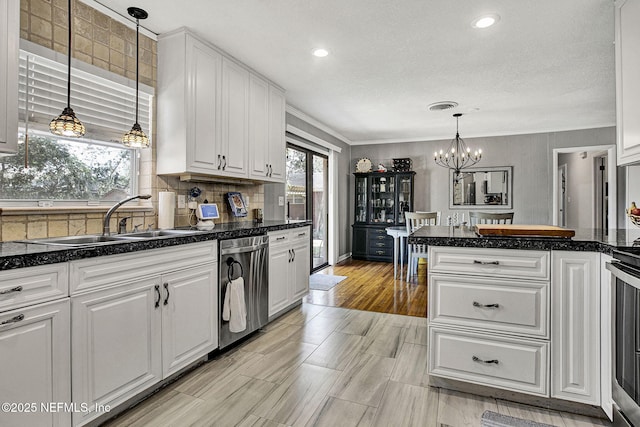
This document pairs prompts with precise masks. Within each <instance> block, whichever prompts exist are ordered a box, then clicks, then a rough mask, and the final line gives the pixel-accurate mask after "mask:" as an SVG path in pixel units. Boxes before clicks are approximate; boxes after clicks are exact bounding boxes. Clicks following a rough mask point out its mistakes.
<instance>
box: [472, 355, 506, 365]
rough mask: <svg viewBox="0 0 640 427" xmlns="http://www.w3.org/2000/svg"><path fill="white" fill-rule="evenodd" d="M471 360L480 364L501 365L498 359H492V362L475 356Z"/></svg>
mask: <svg viewBox="0 0 640 427" xmlns="http://www.w3.org/2000/svg"><path fill="white" fill-rule="evenodd" d="M471 360H473V361H474V362H478V363H495V364H496V365H497V364H499V363H500V362H498V360H497V359H492V360H482V359H480V358H479V357H477V356H473V357H472V358H471Z"/></svg>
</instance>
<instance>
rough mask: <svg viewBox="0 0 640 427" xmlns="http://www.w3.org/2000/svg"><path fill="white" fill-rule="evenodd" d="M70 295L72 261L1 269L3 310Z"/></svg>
mask: <svg viewBox="0 0 640 427" xmlns="http://www.w3.org/2000/svg"><path fill="white" fill-rule="evenodd" d="M67 296H69V264H68V263H66V262H61V263H58V264H49V265H42V266H37V267H26V268H17V269H14V270H5V271H0V311H6V310H12V309H14V308H19V307H24V306H27V305H31V304H35V303H39V302H46V301H52V300H54V299H57V298H64V297H67Z"/></svg>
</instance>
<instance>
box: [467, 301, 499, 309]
mask: <svg viewBox="0 0 640 427" xmlns="http://www.w3.org/2000/svg"><path fill="white" fill-rule="evenodd" d="M473 306H474V307H480V308H499V307H500V304H480V303H479V302H477V301H474V302H473Z"/></svg>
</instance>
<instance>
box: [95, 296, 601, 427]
mask: <svg viewBox="0 0 640 427" xmlns="http://www.w3.org/2000/svg"><path fill="white" fill-rule="evenodd" d="M426 336H427V319H424V318H419V317H409V316H398V315H393V314H383V313H375V312H366V311H356V310H348V309H343V308H337V307H325V306H319V305H312V304H303V305H301V306H299V307H297V308H295V309H294V310H292V311H291V312H289V313H287V314H285V315H284V316H282V317H281V318H280V319H278V320H276V321H275V322H272V323H271V324H269V325H268V326H267V327H266V328H265V329H264V330H262V331H260V332H259V333H258V334H257V335H255V336H254V337H253V338H252V339H251V340H249V341H246V342H244V343H242V344H241V345H239V346H238V347H236V348H234V349H232V350H230V351H227V352H225V353H223V354H221V355H219V356H218V357H216V358H215V359H214V360H212V361H211V362H208V363H206V364H204V365H202V366H200V367H198V368H197V369H195V370H194V371H192V372H190V373H189V374H187V375H185V376H184V377H182V378H180V379H179V380H177V381H176V382H174V383H172V384H169V385H168V386H167V387H165V388H164V389H162V390H161V391H159V392H158V393H156V394H155V395H153V396H151V397H150V398H149V399H147V400H145V401H143V402H142V403H140V404H139V405H137V406H135V407H134V408H132V409H130V410H128V411H127V412H125V413H123V414H122V415H121V416H119V417H118V418H116V419H114V420H111V421H109V422H107V425H108V426H110V427H120V426H134V427H135V426H160V425H161V426H178V427H180V426H191V425H197V426H221V427H224V426H243V427H249V426H269V427H276V426H306V427H311V426H331V427H333V426H340V427H350V426H359V427H379V426H393V427H404V426H407V427H409V426H416V427H418V426H419V427H447V426H453V427H462V426H479V425H480V418H481V416H482V413H483V412H484V411H485V410H491V411H494V412H498V413H501V414H505V415H511V416H516V417H519V418H525V419H529V420H535V421H538V422H544V423H548V424H552V425H556V426H559V427H574V426H581V427H585V426H594V425H610V424H609V423H608V422H605V421H603V420H599V419H594V418H587V417H585V416H581V415H575V414H570V413H565V412H557V411H552V410H547V409H543V408H535V407H531V406H526V405H521V404H516V403H512V402H508V401H504V400H499V399H493V398H485V397H479V396H475V395H471V394H466V393H460V392H454V391H448V390H444V389H438V388H434V387H430V386H429V385H428V381H429V377H428V374H427V373H426V367H427V342H426Z"/></svg>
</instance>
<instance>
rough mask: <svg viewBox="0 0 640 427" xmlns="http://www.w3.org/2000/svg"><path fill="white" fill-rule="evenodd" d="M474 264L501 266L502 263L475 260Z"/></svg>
mask: <svg viewBox="0 0 640 427" xmlns="http://www.w3.org/2000/svg"><path fill="white" fill-rule="evenodd" d="M473 263H474V264H480V265H500V261H478V260H477V259H474V260H473Z"/></svg>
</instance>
